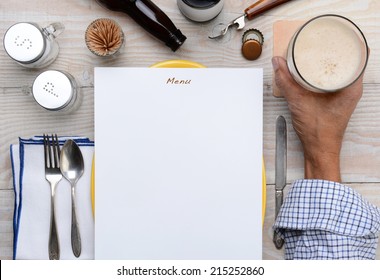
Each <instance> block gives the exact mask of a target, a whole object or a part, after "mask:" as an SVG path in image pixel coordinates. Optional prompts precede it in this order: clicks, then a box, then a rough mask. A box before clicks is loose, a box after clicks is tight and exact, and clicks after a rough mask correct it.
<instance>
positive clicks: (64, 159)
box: [60, 139, 84, 258]
mask: <svg viewBox="0 0 380 280" xmlns="http://www.w3.org/2000/svg"><path fill="white" fill-rule="evenodd" d="M60 164H61V167H60V168H61V173H62V175H63V177H65V178H66V179H67V180H68V181H69V182H70V184H71V247H72V249H73V253H74V256H75V257H77V258H78V257H79V256H80V254H81V250H82V249H81V247H82V246H81V238H80V232H79V227H78V221H77V217H76V207H75V188H76V184H77V182H78V180H79V178H80V177H81V176H82V174H83V170H84V162H83V156H82V153H81V151H80V149H79V147H78V145H77V144H76V143H75V142H74V141H73V140H71V139H69V140H67V141H66V142H65V144H64V145H63V147H62V150H61V162H60Z"/></svg>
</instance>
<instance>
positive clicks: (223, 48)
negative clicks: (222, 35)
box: [0, 0, 380, 259]
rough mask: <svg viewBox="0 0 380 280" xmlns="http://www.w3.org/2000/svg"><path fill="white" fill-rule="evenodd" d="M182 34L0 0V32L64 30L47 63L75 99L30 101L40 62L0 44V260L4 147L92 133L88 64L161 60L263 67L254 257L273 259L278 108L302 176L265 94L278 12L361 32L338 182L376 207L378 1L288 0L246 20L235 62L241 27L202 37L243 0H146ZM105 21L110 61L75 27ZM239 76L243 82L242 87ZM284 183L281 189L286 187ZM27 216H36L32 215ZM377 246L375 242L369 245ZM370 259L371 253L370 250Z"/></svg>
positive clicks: (278, 254)
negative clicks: (356, 90)
mask: <svg viewBox="0 0 380 280" xmlns="http://www.w3.org/2000/svg"><path fill="white" fill-rule="evenodd" d="M154 2H155V3H156V4H157V5H158V6H160V8H161V9H162V10H163V11H165V12H166V13H167V15H168V16H169V17H170V18H171V19H172V20H173V22H174V23H175V24H176V25H177V27H178V28H179V29H181V31H182V32H183V33H184V34H185V35H186V36H187V38H188V39H187V41H186V42H185V44H184V45H183V46H182V47H181V48H180V49H179V50H178V51H177V52H175V53H173V52H172V51H171V50H170V49H169V48H167V47H166V46H164V45H163V44H162V43H161V42H159V41H158V40H156V39H155V38H153V37H152V36H150V35H149V34H148V33H147V32H145V30H143V29H142V28H141V27H140V26H138V25H137V24H136V23H135V22H134V21H133V20H131V19H130V18H129V17H127V16H125V15H124V14H121V13H115V12H110V11H108V10H106V9H104V8H103V7H101V6H99V5H98V4H97V3H96V1H95V0H65V1H60V0H49V1H47V0H33V1H20V0H13V1H1V2H0V37H1V38H2V37H3V36H4V33H5V31H6V30H7V28H8V27H9V26H11V25H12V24H13V23H16V22H20V21H30V22H37V23H40V24H41V25H45V24H46V25H47V24H48V23H50V22H56V21H59V22H62V23H63V24H64V25H65V27H66V29H65V31H64V32H63V33H62V34H61V35H60V36H59V38H58V42H59V44H60V47H61V49H60V54H59V56H58V58H57V60H56V61H55V62H54V63H53V64H52V65H50V66H49V69H58V70H64V71H67V72H69V73H71V74H72V75H73V76H75V78H76V79H77V81H78V82H79V84H80V87H81V94H82V95H83V97H84V98H83V103H82V105H81V107H80V108H79V110H77V111H76V112H75V113H73V114H70V115H63V114H57V113H54V112H47V111H44V110H42V109H40V108H39V107H38V106H37V105H36V104H35V103H34V101H33V100H32V98H31V97H30V96H26V95H25V94H23V93H22V92H21V87H22V86H23V85H28V84H31V82H32V81H33V79H34V78H35V76H36V75H37V74H38V73H40V72H41V71H42V70H30V69H26V68H23V67H21V66H19V65H17V64H16V63H15V62H13V61H12V60H11V59H10V58H9V57H8V56H7V55H6V53H5V51H4V49H3V48H1V49H0V259H11V258H12V246H13V228H12V218H13V203H14V194H13V189H12V173H11V163H10V157H9V146H10V144H12V143H17V141H18V137H30V136H33V135H41V134H42V133H57V134H58V135H82V136H87V137H90V138H91V139H93V138H94V95H93V92H94V91H93V85H94V79H93V78H94V77H93V74H94V67H95V66H117V67H121V66H123V67H149V66H150V65H152V64H154V63H156V62H159V61H163V60H168V59H187V60H193V61H197V62H199V63H202V64H204V65H205V66H207V67H259V68H264V134H263V137H264V159H265V165H266V174H267V210H266V216H265V224H264V231H263V236H264V241H263V247H264V248H263V258H264V259H283V255H284V253H283V251H279V250H276V249H275V248H274V246H273V244H272V241H271V237H272V231H271V225H272V223H273V221H274V158H275V120H276V117H277V116H278V115H284V116H285V118H286V119H287V122H288V127H289V128H288V140H289V143H288V171H287V178H288V184H291V183H292V182H293V181H294V180H295V179H299V178H303V154H302V150H301V146H300V142H299V140H298V138H297V136H296V134H295V132H294V130H293V128H292V127H291V125H290V124H291V120H290V115H289V111H288V108H287V105H286V102H285V100H283V99H282V98H274V97H273V96H272V66H271V62H270V60H271V57H272V45H273V32H272V27H273V23H274V22H275V21H277V20H281V19H290V20H293V19H308V18H311V17H313V16H317V15H320V14H324V13H337V14H341V15H344V16H347V17H349V18H350V19H352V20H353V21H355V22H356V23H357V24H358V25H359V26H360V27H361V28H362V30H363V31H364V33H365V34H366V36H367V39H368V43H369V46H370V48H371V57H370V60H369V64H368V68H367V71H366V75H365V79H364V94H363V98H362V99H361V101H360V103H359V105H358V107H357V109H356V111H355V113H354V115H353V116H352V119H351V122H350V123H349V126H348V128H347V132H346V135H345V139H344V145H343V149H342V178H343V181H344V183H346V184H347V185H349V186H352V187H353V188H354V189H356V190H358V191H359V192H360V193H362V194H363V195H364V196H365V197H366V198H367V199H369V201H371V202H372V203H374V204H376V205H378V206H380V186H379V185H380V156H379V155H380V141H379V139H380V126H379V125H378V122H379V121H380V110H379V108H380V84H379V78H380V75H379V73H380V1H378V0H351V1H345V0H318V1H317V0H293V1H291V2H290V3H287V4H285V5H283V6H281V7H278V8H275V9H274V10H272V11H269V12H267V13H266V14H265V15H263V16H260V17H258V18H256V19H254V20H253V21H249V22H247V25H246V28H245V29H248V28H258V29H260V30H261V31H262V32H263V34H264V36H265V42H264V46H263V53H262V55H261V57H260V58H259V59H258V60H256V61H247V60H245V59H244V58H243V57H242V55H241V52H240V48H241V36H242V32H241V31H240V32H237V31H236V30H234V31H232V33H231V34H230V37H229V38H228V39H227V40H223V41H222V42H218V41H213V40H210V39H208V37H207V36H208V35H209V34H210V32H211V31H212V29H213V27H214V26H215V25H216V24H217V23H220V22H229V21H230V20H232V19H234V18H236V17H237V16H238V15H240V14H242V12H243V10H244V9H245V8H246V7H248V6H249V5H250V4H252V3H253V2H254V1H253V0H250V1H249V0H247V1H233V0H226V1H225V6H224V9H223V11H222V13H221V14H220V15H219V16H218V17H217V18H216V19H214V20H212V21H210V22H208V23H195V22H191V21H189V20H187V19H186V18H185V17H184V16H183V15H182V14H181V13H180V11H179V9H178V7H177V4H176V1H175V0H154ZM100 17H109V18H112V19H115V20H116V21H117V22H118V23H119V24H120V25H121V26H122V28H123V30H124V33H125V35H126V43H125V46H124V48H123V51H122V53H121V54H120V55H119V56H118V57H117V58H116V59H101V58H97V57H95V56H94V55H93V54H91V53H90V52H89V51H88V50H87V48H86V45H85V42H84V31H85V29H86V28H87V26H88V25H89V24H90V22H91V21H93V20H94V19H96V18H100ZM248 87H249V81H247V88H248ZM287 189H288V187H287ZM36 218H37V217H36ZM379 252H380V250H378V253H379ZM378 258H379V259H380V254H378Z"/></svg>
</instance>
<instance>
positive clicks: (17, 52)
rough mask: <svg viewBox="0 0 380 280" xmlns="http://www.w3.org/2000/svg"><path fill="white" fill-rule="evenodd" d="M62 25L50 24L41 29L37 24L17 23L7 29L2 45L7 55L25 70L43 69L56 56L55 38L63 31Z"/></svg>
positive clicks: (57, 47)
mask: <svg viewBox="0 0 380 280" xmlns="http://www.w3.org/2000/svg"><path fill="white" fill-rule="evenodd" d="M64 29H65V28H64V26H63V24H62V23H59V22H56V23H52V24H50V25H48V26H46V27H44V28H41V27H40V26H39V25H38V24H37V23H33V22H19V23H16V24H14V25H12V26H11V27H9V28H8V30H7V31H6V33H5V35H4V39H3V45H4V49H5V51H6V52H7V54H8V55H9V56H10V57H11V58H12V59H13V60H15V61H16V62H17V63H18V64H20V65H22V66H24V67H27V68H43V67H46V66H48V65H49V64H51V63H52V62H53V61H54V60H55V59H56V58H57V56H58V53H59V46H58V43H57V41H56V40H55V38H56V37H57V36H58V35H59V34H61V33H62V32H63V30H64Z"/></svg>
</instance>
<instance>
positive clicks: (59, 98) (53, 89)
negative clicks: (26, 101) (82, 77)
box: [23, 70, 81, 112]
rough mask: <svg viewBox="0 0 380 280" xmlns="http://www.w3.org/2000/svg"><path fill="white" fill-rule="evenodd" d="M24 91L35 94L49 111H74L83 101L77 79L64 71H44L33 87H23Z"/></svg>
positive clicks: (39, 102)
mask: <svg viewBox="0 0 380 280" xmlns="http://www.w3.org/2000/svg"><path fill="white" fill-rule="evenodd" d="M23 92H24V93H25V94H28V95H31V96H33V98H34V100H35V101H36V102H37V104H38V105H40V106H41V107H42V108H44V109H46V110H49V111H64V112H72V111H73V110H75V109H76V108H77V107H78V106H79V104H80V103H81V102H80V98H79V94H78V86H77V83H76V80H75V79H74V77H73V76H72V75H71V74H69V73H67V72H64V71H58V70H47V71H44V72H42V73H41V74H39V75H38V76H37V77H36V78H35V80H34V82H33V85H32V86H31V87H30V86H24V87H23Z"/></svg>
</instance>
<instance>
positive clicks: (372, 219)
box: [273, 180, 380, 237]
mask: <svg viewBox="0 0 380 280" xmlns="http://www.w3.org/2000/svg"><path fill="white" fill-rule="evenodd" d="M273 228H274V230H275V231H277V232H280V233H281V230H280V229H291V230H323V231H328V232H331V233H335V234H340V235H346V236H355V237H359V236H361V237H364V236H376V235H378V234H379V231H380V209H379V208H378V207H376V206H374V205H372V204H371V203H369V202H368V201H367V200H365V199H364V198H363V197H362V196H361V195H360V194H359V193H358V192H356V191H355V190H353V189H351V188H349V187H347V186H345V185H342V184H339V183H336V182H332V181H326V180H297V181H296V182H294V184H293V186H292V187H291V189H290V192H289V194H288V195H287V197H286V199H285V201H284V204H283V206H282V207H281V209H280V212H279V214H278V217H277V220H276V222H275V224H274V226H273Z"/></svg>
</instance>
